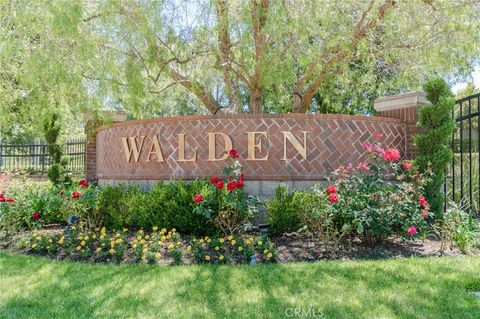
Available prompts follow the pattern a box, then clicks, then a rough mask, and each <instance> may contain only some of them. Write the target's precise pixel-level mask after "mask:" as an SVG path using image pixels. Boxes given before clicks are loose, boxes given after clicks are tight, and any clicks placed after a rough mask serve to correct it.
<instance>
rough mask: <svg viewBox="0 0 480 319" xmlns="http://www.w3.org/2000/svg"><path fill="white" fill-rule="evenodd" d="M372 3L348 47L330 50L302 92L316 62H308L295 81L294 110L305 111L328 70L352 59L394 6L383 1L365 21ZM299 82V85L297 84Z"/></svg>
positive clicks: (358, 24)
mask: <svg viewBox="0 0 480 319" xmlns="http://www.w3.org/2000/svg"><path fill="white" fill-rule="evenodd" d="M373 3H374V1H373V0H372V1H371V2H370V4H369V6H368V7H367V9H366V10H365V11H364V12H363V13H362V15H361V17H360V19H359V21H358V23H357V25H356V27H355V31H354V35H353V37H352V40H351V42H350V46H349V47H348V49H346V50H345V49H344V50H341V49H340V48H339V47H335V48H334V49H333V50H332V52H331V56H330V58H329V59H328V60H327V62H326V63H325V65H324V66H323V67H322V70H321V71H320V73H319V74H318V75H317V76H316V77H315V79H314V80H313V82H312V83H310V85H309V86H308V87H307V88H306V90H305V91H304V93H303V94H301V93H300V92H301V89H302V88H303V86H304V83H306V82H307V81H309V80H310V77H311V76H312V75H313V73H314V71H315V69H316V67H317V65H318V64H317V63H318V62H316V61H314V62H313V63H312V64H310V65H309V67H308V68H307V71H306V72H305V76H303V77H301V78H300V79H299V80H298V81H297V85H296V86H295V91H294V112H296V113H305V112H307V110H308V108H309V107H310V105H311V103H312V99H313V96H314V95H315V94H316V92H318V89H319V88H320V85H321V84H322V83H323V81H324V80H325V78H326V76H327V74H328V72H330V71H331V69H332V67H333V66H334V65H336V64H338V63H340V62H345V61H350V60H351V59H352V53H353V52H355V50H356V49H357V47H358V44H359V43H360V41H361V40H363V39H364V38H366V36H367V34H368V32H369V31H370V30H372V29H374V28H375V27H376V26H377V25H378V23H379V22H380V21H382V20H383V19H384V17H385V15H386V14H387V12H388V11H389V10H390V9H391V8H393V7H394V6H395V4H396V0H385V2H384V3H383V4H382V5H381V6H380V8H379V9H378V12H377V14H376V15H375V16H374V17H373V18H372V19H371V20H370V21H368V22H367V23H365V19H366V17H367V15H368V13H369V12H370V11H371V10H372V7H373ZM299 83H300V85H298V84H299Z"/></svg>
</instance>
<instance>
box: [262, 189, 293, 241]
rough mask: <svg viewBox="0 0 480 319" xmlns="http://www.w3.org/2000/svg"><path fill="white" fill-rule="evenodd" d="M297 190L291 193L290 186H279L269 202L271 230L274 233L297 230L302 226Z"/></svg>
mask: <svg viewBox="0 0 480 319" xmlns="http://www.w3.org/2000/svg"><path fill="white" fill-rule="evenodd" d="M296 194H297V192H293V193H289V192H288V187H286V186H278V187H277V189H276V190H275V197H274V198H272V199H271V200H269V201H268V202H267V209H268V220H267V221H268V224H269V230H270V231H271V232H272V233H273V234H282V233H285V232H291V231H297V230H298V229H299V228H300V214H299V206H298V202H297V201H294V198H295V196H296Z"/></svg>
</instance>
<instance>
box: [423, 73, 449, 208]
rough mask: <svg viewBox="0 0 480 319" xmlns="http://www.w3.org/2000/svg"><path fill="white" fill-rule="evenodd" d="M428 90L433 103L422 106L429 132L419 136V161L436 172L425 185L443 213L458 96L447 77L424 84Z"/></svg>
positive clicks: (431, 198) (427, 168)
mask: <svg viewBox="0 0 480 319" xmlns="http://www.w3.org/2000/svg"><path fill="white" fill-rule="evenodd" d="M424 91H425V93H426V96H427V98H428V99H429V100H430V102H431V103H432V104H429V105H425V106H423V107H422V108H420V110H419V121H418V124H419V125H420V126H421V127H422V128H424V129H425V133H424V134H422V135H419V136H417V137H415V146H416V150H417V157H416V159H415V163H416V165H417V166H418V168H419V170H420V172H426V171H429V170H431V172H432V174H433V176H432V178H431V180H430V181H429V182H428V183H427V184H426V185H425V194H426V197H427V199H428V201H429V203H430V206H431V209H432V211H433V212H434V213H435V214H437V215H438V216H440V215H441V211H442V209H443V203H444V201H445V196H444V194H442V193H441V192H440V188H441V185H442V184H443V183H444V181H445V170H446V168H447V165H448V163H450V162H451V160H452V156H453V153H452V150H451V149H450V147H449V145H448V139H449V138H450V137H451V135H452V134H453V131H454V129H455V123H454V121H453V119H452V111H453V107H454V105H455V99H454V97H453V95H452V93H451V91H450V88H449V87H448V85H447V83H446V82H445V80H443V79H442V78H432V79H430V80H428V81H427V82H426V83H425V85H424Z"/></svg>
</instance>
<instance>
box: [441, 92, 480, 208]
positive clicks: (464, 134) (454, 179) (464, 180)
mask: <svg viewBox="0 0 480 319" xmlns="http://www.w3.org/2000/svg"><path fill="white" fill-rule="evenodd" d="M452 116H453V118H454V119H455V124H456V125H455V132H454V133H453V135H452V140H451V143H452V145H451V147H452V150H453V160H452V163H451V165H450V167H449V169H448V171H447V181H446V183H445V191H446V193H447V200H451V201H454V202H456V203H459V204H461V205H462V206H463V207H464V208H466V209H470V210H471V211H472V212H473V213H475V214H479V212H480V156H479V149H480V94H475V95H471V96H468V97H465V98H462V99H460V100H457V101H456V104H455V108H454V111H453V114H452Z"/></svg>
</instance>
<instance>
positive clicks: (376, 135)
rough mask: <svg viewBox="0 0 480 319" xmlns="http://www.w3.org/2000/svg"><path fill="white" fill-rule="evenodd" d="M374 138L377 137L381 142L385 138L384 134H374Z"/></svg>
mask: <svg viewBox="0 0 480 319" xmlns="http://www.w3.org/2000/svg"><path fill="white" fill-rule="evenodd" d="M373 137H375V138H376V139H377V140H379V139H381V138H382V137H383V134H382V133H375V134H373Z"/></svg>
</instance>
